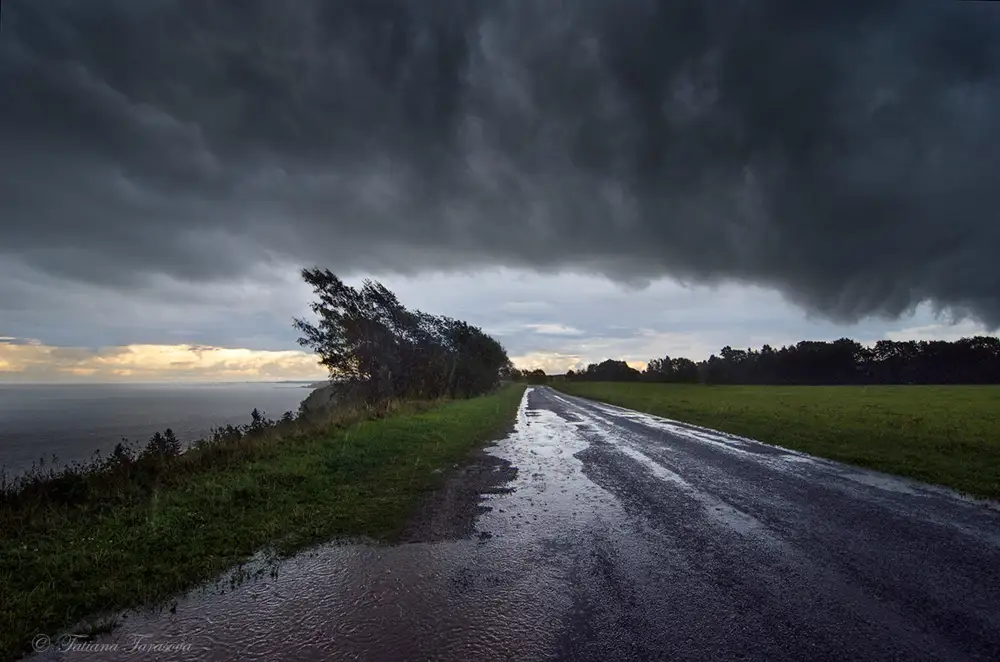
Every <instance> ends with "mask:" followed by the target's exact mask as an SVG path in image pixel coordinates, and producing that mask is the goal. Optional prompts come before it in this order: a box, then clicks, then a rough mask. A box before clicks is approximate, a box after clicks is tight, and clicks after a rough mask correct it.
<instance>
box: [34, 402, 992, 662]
mask: <svg viewBox="0 0 1000 662" xmlns="http://www.w3.org/2000/svg"><path fill="white" fill-rule="evenodd" d="M488 452H489V453H490V454H492V455H494V456H496V457H498V458H500V459H502V460H505V461H506V462H509V463H510V464H511V465H512V466H513V467H514V468H516V470H517V472H516V476H515V478H514V479H513V480H512V481H511V482H510V483H509V484H508V485H507V487H509V488H511V489H509V490H495V491H493V493H489V494H485V495H483V496H482V500H483V503H482V505H483V506H486V508H487V509H486V510H485V511H484V512H483V513H482V514H481V515H480V516H479V517H478V519H477V520H476V525H475V531H476V532H475V535H473V536H471V537H466V538H464V539H460V540H448V541H443V542H441V541H439V542H428V543H421V542H417V543H407V544H400V545H395V546H378V545H360V544H350V545H348V544H331V545H325V546H322V547H319V548H316V549H313V550H310V551H308V552H305V553H303V554H300V555H299V556H296V557H294V558H292V559H289V560H287V561H285V562H284V563H282V564H281V565H280V567H279V568H278V572H277V575H276V576H271V575H268V574H264V575H263V576H262V577H260V578H257V579H253V580H250V581H246V582H244V583H242V584H240V585H239V586H237V587H236V588H234V589H233V590H228V591H226V592H224V593H220V592H218V591H210V590H202V591H195V592H192V593H191V594H189V595H188V596H186V597H184V598H181V599H179V600H178V603H177V607H176V612H175V613H174V612H169V611H166V610H164V611H161V612H159V613H155V614H135V615H131V616H130V617H129V618H128V619H127V620H125V621H124V624H123V625H122V626H121V627H119V628H117V629H115V631H114V632H112V633H111V634H109V635H106V636H104V637H102V638H99V639H97V640H94V641H90V642H82V641H81V642H80V643H79V644H77V646H76V650H72V646H70V647H69V649H67V648H66V645H65V642H64V643H63V648H62V650H57V649H58V647H54V648H53V649H52V650H50V651H49V653H48V654H47V655H44V656H38V657H40V658H42V659H64V660H70V659H74V660H77V659H80V657H79V656H78V653H79V652H81V651H82V650H84V649H88V650H89V651H90V653H91V654H92V655H90V656H88V657H91V659H95V658H100V659H120V660H135V659H137V657H136V656H137V655H141V656H142V657H143V658H144V659H162V660H230V659H239V660H278V659H288V660H320V659H344V660H348V659H350V660H355V659H357V660H510V659H516V660H540V659H580V660H810V661H815V660H994V661H995V660H1000V510H998V509H997V507H996V505H995V504H989V503H983V502H976V501H972V500H968V499H965V498H962V497H960V496H958V495H956V494H954V493H952V492H950V491H948V490H944V489H941V488H935V487H930V486H927V485H922V484H919V483H915V482H913V481H908V480H905V479H900V478H894V477H890V476H886V475H883V474H878V473H875V472H868V471H864V470H860V469H857V468H853V467H848V466H845V465H842V464H838V463H835V462H830V461H827V460H822V459H818V458H814V457H811V456H807V455H804V454H801V453H796V452H792V451H788V450H785V449H781V448H777V447H774V446H768V445H765V444H761V443H758V442H755V441H751V440H748V439H742V438H739V437H733V436H730V435H726V434H723V433H719V432H714V431H711V430H706V429H703V428H697V427H694V426H689V425H684V424H681V423H677V422H674V421H668V420H665V419H662V418H657V417H653V416H648V415H645V414H641V413H638V412H634V411H629V410H625V409H620V408H618V407H612V406H609V405H604V404H599V403H595V402H591V401H588V400H584V399H581V398H575V397H571V396H568V395H565V394H562V393H559V392H557V391H554V390H552V389H550V388H547V387H535V388H529V389H528V391H527V392H526V394H525V397H524V400H523V401H522V403H521V407H520V410H519V412H518V418H517V422H516V425H515V428H514V430H513V432H512V433H511V434H510V435H509V436H507V437H506V438H504V439H502V440H500V441H498V442H497V443H496V445H495V446H493V447H491V448H490V449H489V450H488ZM497 492H498V493H497Z"/></svg>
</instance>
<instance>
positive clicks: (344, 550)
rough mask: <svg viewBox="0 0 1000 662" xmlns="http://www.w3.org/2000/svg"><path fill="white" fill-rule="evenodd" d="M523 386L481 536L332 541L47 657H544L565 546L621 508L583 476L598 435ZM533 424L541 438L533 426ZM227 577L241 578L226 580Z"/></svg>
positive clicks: (130, 618)
mask: <svg viewBox="0 0 1000 662" xmlns="http://www.w3.org/2000/svg"><path fill="white" fill-rule="evenodd" d="M529 397H530V390H529V393H528V394H526V395H525V399H524V400H522V402H521V406H520V409H519V411H518V417H517V422H516V424H515V429H514V431H513V432H512V433H511V434H510V435H509V436H508V437H506V438H505V439H503V440H501V441H499V442H497V444H496V445H495V446H494V447H492V448H490V449H488V452H489V453H490V454H491V455H495V456H497V457H499V458H502V459H504V460H507V461H509V462H511V463H512V464H513V465H514V466H516V467H517V469H518V473H517V476H516V478H515V479H514V481H513V482H512V483H510V484H509V487H511V488H513V491H512V492H510V493H502V494H490V495H486V496H484V497H483V502H482V505H484V506H488V507H490V508H491V509H492V510H490V511H488V512H485V513H483V514H482V515H481V516H480V517H479V519H478V520H477V524H476V531H477V535H476V536H474V537H473V538H471V539H464V540H453V541H446V542H433V543H408V544H402V545H397V546H377V545H363V544H329V545H324V546H321V547H318V548H315V549H312V550H310V551H307V552H304V553H302V554H300V555H298V556H295V557H293V558H291V559H287V560H285V561H283V562H282V563H281V564H280V565H279V566H278V567H277V575H276V576H270V575H268V574H266V573H265V574H264V575H263V576H262V577H259V578H254V579H250V580H247V581H246V582H245V583H243V584H242V585H240V586H237V587H236V588H234V589H232V590H226V592H224V593H220V592H219V590H218V589H217V588H213V587H212V586H209V587H205V588H203V589H200V590H195V591H192V592H191V593H189V594H188V595H187V596H185V597H183V598H181V599H179V600H178V601H177V605H176V613H171V612H169V611H167V610H163V611H161V612H159V613H149V612H146V613H131V614H128V615H127V617H126V619H125V620H124V621H122V625H121V626H120V627H118V628H116V629H115V630H114V631H113V632H112V633H110V634H108V635H105V636H102V637H100V638H98V639H95V640H94V641H90V642H85V641H82V640H78V641H76V642H75V646H76V647H77V649H76V650H70V649H67V648H66V642H65V641H63V642H61V643H60V642H56V643H55V644H54V645H53V649H52V650H49V651H48V652H47V653H45V654H43V655H37V656H35V659H40V660H70V659H79V658H77V657H74V655H78V654H79V652H80V651H81V650H84V649H87V647H89V650H91V651H94V652H99V654H100V655H99V657H100V658H101V659H112V660H114V659H120V660H126V659H129V660H134V659H136V654H137V653H146V654H147V655H152V656H154V657H155V658H156V659H161V660H218V659H244V660H253V659H259V660H271V659H277V658H281V659H303V660H306V659H308V660H313V659H320V658H322V659H375V660H390V659H400V658H408V659H412V658H421V659H441V658H446V659H476V660H487V659H512V658H518V659H538V658H542V657H550V656H552V655H554V654H557V653H558V646H559V638H560V636H562V635H563V630H564V625H565V623H564V617H565V616H567V614H568V612H570V611H571V609H572V606H573V604H572V583H571V581H570V580H569V570H568V569H567V568H566V567H565V550H566V549H567V546H569V545H573V544H574V541H575V540H576V539H577V537H578V536H579V535H580V533H581V532H582V531H585V530H586V529H587V528H588V526H589V524H588V523H589V522H591V519H592V518H594V517H601V518H602V519H605V518H608V519H612V520H613V519H614V518H619V517H622V513H621V512H620V510H618V506H617V502H616V500H615V499H614V497H612V496H611V495H610V494H608V493H607V492H605V491H604V490H602V489H600V488H597V487H596V486H595V485H594V484H593V483H591V482H590V481H589V480H588V479H587V478H586V477H584V476H583V474H582V472H581V469H582V464H581V463H580V461H579V460H577V459H575V458H574V457H573V455H574V453H577V452H578V451H580V450H583V449H585V448H586V447H587V445H588V444H587V443H586V442H585V441H583V440H582V439H581V438H580V437H579V436H578V435H576V434H575V433H574V432H573V430H572V429H571V428H570V427H569V426H567V425H566V424H565V423H564V422H562V421H561V420H560V419H559V418H558V417H557V416H556V415H555V414H553V413H552V412H549V411H545V410H529V409H528V407H527V403H528V399H529ZM528 433H530V443H528V437H527V434H528ZM227 588H228V587H227Z"/></svg>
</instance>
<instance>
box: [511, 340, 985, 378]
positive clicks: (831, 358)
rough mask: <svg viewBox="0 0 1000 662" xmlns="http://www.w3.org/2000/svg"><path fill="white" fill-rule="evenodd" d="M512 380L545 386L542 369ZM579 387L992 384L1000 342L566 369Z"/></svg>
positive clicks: (791, 350) (804, 350)
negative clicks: (587, 384) (637, 383)
mask: <svg viewBox="0 0 1000 662" xmlns="http://www.w3.org/2000/svg"><path fill="white" fill-rule="evenodd" d="M514 377H515V378H520V379H527V380H529V381H535V382H540V381H545V380H546V379H547V378H548V377H547V376H546V375H545V373H544V372H543V371H541V370H537V369H536V370H533V371H529V372H525V373H520V372H518V373H515V375H514ZM565 379H569V380H579V381H616V382H623V381H648V382H678V383H692V384H693V383H702V384H801V385H809V384H996V383H1000V338H995V337H991V336H975V337H972V338H962V339H961V340H956V341H954V342H947V341H943V340H931V341H913V340H907V341H892V340H880V341H878V342H877V343H875V345H874V346H872V347H867V346H865V345H862V344H861V343H859V342H857V341H855V340H851V339H849V338H841V339H840V340H835V341H832V342H823V341H808V340H804V341H802V342H799V343H797V344H795V345H790V346H783V347H781V348H780V349H774V348H773V347H771V346H770V345H764V346H763V347H761V348H760V349H759V350H754V349H745V350H744V349H733V348H732V347H729V346H726V347H723V348H722V349H721V350H720V351H719V353H718V354H712V356H710V357H709V358H708V359H706V360H704V361H699V362H695V361H692V360H690V359H686V358H674V357H670V356H664V357H662V358H655V359H652V360H651V361H649V363H648V364H647V365H646V368H645V370H643V371H639V370H636V369H635V368H632V367H631V366H629V365H628V364H627V363H626V362H625V361H620V360H614V359H609V360H606V361H603V362H601V363H591V364H590V365H588V366H587V367H586V368H584V369H583V370H579V371H573V370H570V371H568V372H567V373H566V375H565Z"/></svg>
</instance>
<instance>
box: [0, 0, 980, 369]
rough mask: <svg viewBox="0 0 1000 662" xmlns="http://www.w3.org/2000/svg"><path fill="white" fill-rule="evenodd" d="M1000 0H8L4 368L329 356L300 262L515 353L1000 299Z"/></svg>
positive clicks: (864, 324) (2, 26) (966, 330)
mask: <svg viewBox="0 0 1000 662" xmlns="http://www.w3.org/2000/svg"><path fill="white" fill-rule="evenodd" d="M998 75H1000V8H998V7H996V6H995V3H985V2H984V3H977V2H941V1H940V0H928V1H926V2H923V1H918V0H906V1H902V0H899V1H876V0H863V1H862V0H858V1H846V0H838V1H837V2H822V1H819V0H817V1H815V2H798V1H788V2H777V1H769V0H752V1H740V0H725V1H710V0H690V1H683V0H678V1H673V2H662V3H661V2H653V1H649V0H642V1H640V0H635V1H632V0H616V1H615V2H608V1H606V0H579V1H578V2H572V3H559V4H550V3H542V2H536V1H529V0H525V1H520V2H516V1H504V0H491V1H490V2H469V3H460V2H455V0H420V1H419V2H417V1H407V2H403V1H398V2H395V1H384V2H372V1H371V0H350V1H349V0H341V1H337V2H321V1H319V0H297V1H296V2H291V3H277V2H270V1H269V0H258V1H256V2H252V1H249V2H174V1H171V0H155V1H152V0H151V1H149V2H136V1H135V0H118V1H108V0H58V1H57V0H45V1H39V0H6V1H5V2H3V3H2V5H0V85H2V89H3V90H4V93H3V95H2V96H0V380H15V381H17V380H20V381H39V380H44V381H48V380H57V379H65V380H72V379H75V380H97V379H244V378H245V379H264V378H266V379H275V378H277V379H285V378H313V377H320V376H322V371H320V370H318V369H317V368H316V367H315V362H314V360H313V359H312V358H311V357H309V356H307V355H304V354H302V353H300V352H298V348H297V346H296V344H295V339H296V334H295V332H294V330H293V329H292V327H291V319H292V317H293V316H296V315H301V314H303V313H304V312H305V310H306V307H307V304H308V302H309V299H310V292H309V290H308V288H307V287H305V286H304V285H303V284H301V283H300V282H299V279H298V275H297V270H298V269H299V268H300V267H302V266H314V265H317V266H322V267H327V268H330V269H331V270H333V271H335V272H336V273H338V274H340V275H342V276H346V277H348V279H349V280H352V281H354V280H358V279H360V278H361V277H363V276H366V275H369V276H373V277H376V278H378V279H380V280H383V282H385V283H386V284H387V285H389V286H390V288H391V289H393V290H395V291H396V292H397V294H399V295H400V297H401V299H402V300H403V301H404V302H405V303H406V304H408V305H411V306H414V307H419V308H421V309H425V310H427V311H429V312H435V313H443V314H448V315H452V316H456V317H461V318H463V319H466V320H468V321H470V322H472V323H474V324H476V325H479V326H482V327H483V328H484V329H485V330H487V331H488V332H490V333H492V334H494V335H496V336H497V337H498V338H499V339H500V340H501V341H502V342H503V343H504V344H505V346H506V347H507V348H508V351H509V353H510V355H511V356H512V357H514V358H515V362H516V363H517V364H518V365H520V366H521V367H535V366H541V367H544V368H546V369H547V370H549V371H560V370H563V369H565V368H567V367H574V366H576V365H578V364H580V363H587V362H590V361H595V360H601V359H603V358H609V357H611V358H624V359H626V360H629V361H631V362H635V363H639V362H644V361H645V360H647V359H649V358H652V357H654V356H662V355H664V354H670V355H672V356H679V355H683V356H688V357H690V358H693V359H702V358H706V357H707V356H708V354H710V353H711V352H713V351H718V349H719V348H720V347H722V346H723V345H732V346H735V347H747V346H755V347H757V346H760V345H761V344H763V343H770V344H772V345H781V344H783V343H792V342H796V341H798V340H802V339H835V338H838V337H841V336H845V335H846V336H850V337H854V338H856V339H858V340H862V341H864V342H872V341H874V340H878V339H881V338H897V339H898V338H917V339H930V338H945V339H952V338H957V337H961V336H966V335H973V334H977V333H987V332H990V333H992V332H995V331H996V329H997V327H998V326H1000V259H998V258H997V253H998V249H1000V186H998V180H997V176H998V175H997V173H1000V119H998V118H1000V103H998V101H1000V96H998V95H1000V87H998Z"/></svg>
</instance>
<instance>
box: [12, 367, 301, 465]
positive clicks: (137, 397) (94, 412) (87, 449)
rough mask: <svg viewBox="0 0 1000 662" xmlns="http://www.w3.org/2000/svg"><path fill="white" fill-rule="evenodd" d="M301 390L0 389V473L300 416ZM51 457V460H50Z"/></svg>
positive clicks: (257, 386)
mask: <svg viewBox="0 0 1000 662" xmlns="http://www.w3.org/2000/svg"><path fill="white" fill-rule="evenodd" d="M305 386H306V384H304V383H239V384H234V383H221V384H205V383H200V384H58V385H55V384H0V469H2V470H3V471H4V472H5V473H6V475H7V477H8V478H11V477H14V476H17V475H19V474H22V473H23V472H25V471H26V470H28V469H29V468H30V467H31V466H32V464H33V463H37V462H38V461H39V460H41V459H43V458H44V460H45V466H46V467H48V466H51V465H52V464H56V465H57V466H60V467H61V466H63V465H66V464H68V463H73V462H82V461H87V460H90V459H91V458H92V457H93V455H94V452H95V451H100V452H101V453H102V454H107V453H109V452H110V451H111V450H113V449H114V447H115V444H117V443H118V442H120V441H122V439H127V440H129V441H132V442H138V443H139V444H144V443H145V442H146V441H147V440H148V439H149V437H150V436H151V435H152V434H153V433H154V432H157V431H161V432H162V431H163V430H164V429H166V428H171V429H172V430H173V431H174V432H175V433H176V434H177V436H178V438H179V439H180V440H181V442H182V443H183V444H185V445H186V444H190V443H191V442H193V441H195V440H196V439H200V438H203V437H205V436H207V435H208V434H209V433H210V432H211V430H212V428H215V427H219V426H223V425H226V424H230V423H231V424H233V425H237V424H244V423H249V422H250V420H251V419H250V412H251V411H253V409H254V408H255V407H256V408H257V409H258V410H260V411H261V412H263V413H264V414H265V416H267V417H268V418H273V419H277V418H279V417H280V416H281V415H282V414H283V413H284V412H286V411H291V412H292V413H295V412H296V411H298V408H299V403H300V402H301V401H302V400H304V399H305V398H306V397H307V396H308V395H309V394H310V393H311V390H310V389H309V388H305ZM53 456H55V458H54V459H53Z"/></svg>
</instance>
